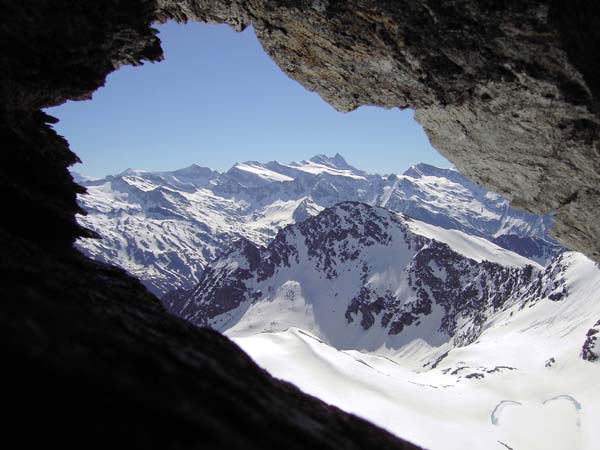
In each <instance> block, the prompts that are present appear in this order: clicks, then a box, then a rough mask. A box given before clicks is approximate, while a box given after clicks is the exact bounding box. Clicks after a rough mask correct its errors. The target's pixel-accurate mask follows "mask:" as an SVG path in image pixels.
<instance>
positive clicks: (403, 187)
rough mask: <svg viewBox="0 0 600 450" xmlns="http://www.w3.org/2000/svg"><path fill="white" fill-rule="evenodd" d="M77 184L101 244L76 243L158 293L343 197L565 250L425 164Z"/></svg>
mask: <svg viewBox="0 0 600 450" xmlns="http://www.w3.org/2000/svg"><path fill="white" fill-rule="evenodd" d="M81 183H82V184H83V185H84V186H85V187H86V188H87V191H88V194H87V195H81V196H80V197H79V202H80V205H81V206H82V208H83V209H84V210H86V211H87V213H88V214H87V216H85V217H81V218H80V223H81V224H82V225H84V226H86V227H87V228H89V229H92V230H94V231H96V232H97V233H98V234H100V235H101V236H103V238H104V239H103V240H100V241H98V240H95V241H94V240H79V241H78V243H77V245H78V247H79V248H80V249H81V250H82V251H83V252H84V253H85V254H87V255H89V256H91V257H93V258H95V259H98V260H100V261H103V262H109V263H114V264H117V265H119V266H121V267H123V268H124V269H126V270H128V271H129V272H130V273H132V274H134V275H135V276H137V277H138V278H140V279H141V280H142V282H144V284H145V285H146V286H147V287H148V288H150V290H152V291H153V292H155V293H157V294H159V295H163V294H164V293H166V292H168V291H170V290H173V289H181V288H183V289H189V288H190V287H192V286H194V285H195V284H196V283H197V282H198V281H199V277H200V275H201V273H202V270H203V268H204V267H206V265H207V264H208V263H209V262H210V261H212V260H214V259H215V258H216V257H217V256H218V255H219V254H220V253H222V252H223V251H224V250H225V249H226V248H227V246H228V245H229V244H230V243H231V242H232V241H234V240H235V239H238V238H240V237H245V238H247V239H249V240H251V241H252V242H254V243H257V244H260V245H265V244H267V243H268V242H269V241H270V240H271V239H273V237H274V236H275V234H276V232H277V230H278V229H280V228H282V227H284V226H285V225H287V224H289V223H294V222H297V221H300V220H304V219H306V218H308V217H309V216H311V215H314V214H316V213H318V212H319V211H321V210H322V209H324V208H326V207H330V206H333V205H334V204H336V203H339V202H341V201H360V202H364V203H367V204H371V205H377V206H385V207H387V208H388V209H391V210H394V211H397V212H403V213H406V214H408V215H410V216H412V217H415V218H417V219H419V220H423V221H426V222H429V223H432V224H434V225H439V226H442V227H444V228H452V229H458V230H462V231H466V232H467V233H469V234H473V235H477V236H481V237H485V238H487V239H495V238H496V237H497V236H505V235H512V234H514V235H515V236H516V237H519V238H522V239H526V240H527V241H528V242H517V244H515V242H516V241H514V240H512V241H510V242H509V241H507V242H508V244H512V247H511V250H516V251H519V248H520V247H528V252H529V253H528V254H527V256H528V257H532V258H534V259H535V258H537V259H536V260H537V261H538V262H540V263H543V264H544V263H547V262H548V261H549V259H551V257H552V256H553V255H554V254H555V253H556V252H557V251H560V247H559V246H558V245H556V244H555V243H553V241H551V240H550V239H549V238H548V237H547V233H546V231H547V229H548V227H549V225H550V217H549V216H544V217H538V216H532V215H529V214H527V213H523V212H519V211H514V210H512V209H510V208H509V207H508V202H507V201H506V200H504V199H502V197H500V196H498V195H496V194H492V193H488V192H486V191H485V190H483V189H482V188H480V187H478V186H476V185H474V184H473V183H471V182H469V181H467V180H466V179H464V178H463V177H462V176H461V175H460V174H459V173H458V172H457V171H455V170H453V169H440V168H436V167H434V166H431V165H426V164H420V165H416V166H413V167H411V168H409V169H408V170H407V171H406V172H405V174H404V175H388V176H382V175H377V174H367V173H366V172H364V171H361V170H359V169H356V168H354V167H353V166H351V165H350V164H349V163H348V162H347V161H346V160H345V159H344V158H343V157H342V156H341V155H339V154H337V155H335V156H334V157H327V156H325V155H317V156H315V157H313V158H311V159H309V160H304V161H302V162H299V163H295V162H292V163H289V164H281V163H278V162H276V161H271V162H268V163H259V162H252V161H250V162H246V163H237V164H235V165H234V166H233V167H232V168H230V169H229V170H228V171H226V172H222V173H221V172H217V171H213V170H212V169H208V168H206V167H202V166H199V165H191V166H188V167H186V168H183V169H179V170H175V171H166V172H148V171H139V170H133V169H129V170H127V171H124V172H122V173H121V174H118V175H114V176H107V177H105V178H102V179H96V180H87V181H82V182H81ZM531 240H535V244H534V243H531V242H529V241H531ZM503 242H504V241H500V243H501V244H502V243H503ZM508 244H503V245H508ZM515 245H516V246H515ZM533 253H535V254H533Z"/></svg>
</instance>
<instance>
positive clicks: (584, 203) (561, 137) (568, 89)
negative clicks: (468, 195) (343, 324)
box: [0, 0, 600, 448]
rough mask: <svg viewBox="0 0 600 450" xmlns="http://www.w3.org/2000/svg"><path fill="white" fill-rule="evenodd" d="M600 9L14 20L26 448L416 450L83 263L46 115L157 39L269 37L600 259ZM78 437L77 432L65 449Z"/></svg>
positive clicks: (6, 260) (13, 5) (290, 63)
mask: <svg viewBox="0 0 600 450" xmlns="http://www.w3.org/2000/svg"><path fill="white" fill-rule="evenodd" d="M599 9H600V6H598V5H597V2H589V1H585V0H575V1H573V0H571V1H567V0H551V1H550V0H546V1H543V0H533V1H528V2H523V1H517V0H503V1H497V0H479V1H475V0H450V1H443V2H442V1H438V0H413V1H409V0H344V1H341V0H310V1H309V0H297V1H292V0H108V1H104V2H98V1H96V0H21V1H18V2H14V1H4V2H2V16H1V18H0V50H1V51H0V138H1V139H0V142H2V150H1V151H0V173H1V176H0V192H1V193H2V194H1V195H2V201H3V206H4V210H5V212H7V214H4V215H3V216H4V217H3V220H2V222H0V242H1V245H2V252H0V268H1V273H3V274H4V275H5V282H3V283H2V284H0V296H1V297H2V302H3V306H4V308H3V310H2V312H1V313H0V329H2V330H3V333H4V334H3V339H2V341H1V342H2V347H1V348H2V350H3V356H4V358H5V360H6V361H8V364H7V365H6V369H5V370H4V375H5V376H6V377H8V382H7V383H5V384H4V385H3V388H4V392H3V399H4V403H5V407H6V408H9V409H11V411H12V412H13V417H14V418H15V427H11V426H9V427H8V428H10V431H11V432H16V431H17V430H18V429H19V428H18V426H17V425H19V424H32V423H33V424H36V425H38V427H37V429H36V432H37V433H40V434H39V438H46V439H52V438H56V439H61V440H62V442H63V443H64V444H69V443H70V444H76V443H78V442H79V441H77V440H76V439H75V438H76V437H78V432H79V433H84V432H87V433H88V434H87V442H88V443H89V442H91V445H92V446H100V445H101V444H103V443H104V444H106V443H107V442H109V441H110V440H111V438H119V439H121V440H122V442H128V443H135V442H136V441H135V439H136V437H143V436H146V437H148V436H150V439H153V442H154V443H156V444H157V445H159V444H164V445H167V446H168V445H174V444H178V445H180V446H181V447H182V448H184V447H189V446H194V445H196V446H197V445H199V444H200V443H202V444H204V445H205V446H208V447H213V448H218V447H219V446H223V445H225V444H226V445H228V446H229V447H228V448H236V447H241V446H246V447H248V446H249V447H256V448H265V447H274V446H275V445H279V446H281V443H282V442H285V443H287V444H289V443H290V442H294V443H295V445H296V446H297V447H298V448H301V447H302V445H304V446H307V445H308V446H314V447H320V448H339V447H344V448H355V447H356V448H360V447H361V446H363V447H364V446H366V445H369V444H371V445H373V446H374V447H375V446H376V447H377V448H412V447H411V446H410V444H407V443H402V442H400V441H397V440H394V439H393V438H392V437H391V436H389V435H387V434H386V433H385V432H383V431H381V430H376V429H375V428H373V427H371V426H369V425H368V424H366V423H365V422H363V421H360V420H358V419H356V418H352V417H349V416H348V415H345V414H343V413H341V412H339V411H338V410H336V409H334V408H330V407H327V406H326V405H324V404H322V403H320V402H318V401H316V400H314V399H310V398H307V397H305V396H303V395H301V394H299V393H298V392H297V391H295V390H294V389H293V388H291V387H290V386H289V385H287V384H285V383H280V382H277V381H275V380H273V379H271V378H270V377H268V376H267V375H266V374H265V373H263V372H262V371H261V370H260V369H258V368H257V367H256V366H255V365H253V363H252V362H251V361H250V360H249V359H248V358H246V357H245V356H244V355H243V354H242V353H241V352H240V351H239V349H237V348H236V347H234V346H233V345H232V344H231V343H230V342H228V341H227V340H226V339H224V338H222V337H219V336H217V335H214V334H213V333H211V332H208V331H206V330H198V329H194V328H192V327H191V326H189V325H188V324H185V323H183V322H181V321H179V320H177V319H175V318H174V317H171V316H169V315H168V314H167V313H166V312H165V311H164V309H162V308H161V306H160V304H159V303H158V301H157V300H156V299H155V298H154V297H152V296H151V295H150V294H148V293H147V292H146V291H145V290H144V288H143V287H142V286H141V285H140V284H139V283H137V282H136V281H135V280H133V279H131V278H130V277H128V276H127V275H126V274H124V273H123V272H121V271H119V270H117V269H114V268H108V267H105V266H102V265H100V264H97V263H94V262H91V261H89V260H86V259H85V258H83V257H82V256H81V255H79V254H77V252H75V251H74V250H73V249H72V243H73V241H74V240H75V239H76V238H77V237H78V236H86V235H89V232H87V231H86V230H84V229H82V228H81V227H79V226H78V225H77V223H76V221H75V214H76V213H78V212H80V211H79V208H78V207H77V203H76V194H77V192H80V188H78V187H77V186H76V185H75V183H74V182H73V180H72V178H71V177H70V175H69V173H68V171H67V167H68V166H69V165H70V164H72V163H73V162H75V161H76V160H77V157H76V155H75V154H74V153H73V152H72V151H71V150H70V149H69V147H68V144H67V142H66V141H65V140H64V139H63V138H61V137H60V136H58V135H57V134H56V133H54V132H53V130H52V129H51V127H50V126H49V124H51V123H52V121H53V119H52V118H51V117H49V116H47V115H45V114H44V113H43V112H41V109H42V108H45V107H48V106H52V105H57V104H60V103H62V102H64V101H66V100H67V99H82V98H87V97H89V96H90V95H91V94H92V93H93V91H94V90H95V89H97V88H98V87H99V86H101V85H102V84H103V82H104V79H105V77H106V75H107V74H108V73H109V72H111V71H113V70H116V69H117V68H118V67H120V66H121V65H124V64H139V63H141V62H142V61H144V60H149V61H158V60H160V59H161V57H162V51H161V49H160V43H159V40H158V39H157V37H156V34H155V32H154V31H153V29H152V24H153V23H154V22H156V21H164V20H168V19H174V20H178V21H186V20H197V21H204V22H213V23H217V22H218V23H228V24H230V25H231V26H233V27H234V28H236V29H243V28H244V27H246V26H248V25H249V24H252V25H253V26H254V28H255V30H256V33H257V36H258V37H259V39H260V41H261V43H262V45H263V46H264V48H265V50H266V51H267V53H268V54H269V55H271V57H272V58H273V59H274V60H275V61H276V62H277V64H278V65H279V66H280V67H281V68H282V70H284V71H285V72H286V73H287V74H288V75H289V76H291V77H293V78H294V79H296V80H297V81H299V82H300V83H302V84H303V85H304V86H305V87H306V88H308V89H310V90H313V91H316V92H318V93H319V94H320V95H321V97H322V98H323V99H324V100H325V101H327V102H329V103H330V104H331V105H333V106H334V107H336V108H337V109H339V110H341V111H347V110H351V109H353V108H356V107H357V106H359V105H363V104H370V105H377V106H381V107H401V108H404V107H412V108H415V109H416V110H417V115H416V117H417V120H418V121H419V122H420V123H421V124H422V125H423V126H424V128H425V130H426V132H427V133H428V135H429V137H430V139H431V141H432V143H433V145H434V146H435V147H436V148H438V149H439V150H440V151H441V152H442V153H443V154H444V155H445V156H446V157H447V158H448V159H450V160H451V161H452V162H454V163H455V164H456V166H457V167H458V168H459V169H460V170H461V171H462V172H463V173H464V174H466V175H467V176H469V177H471V178H473V179H474V180H475V181H477V182H479V183H482V184H484V185H485V186H486V187H487V188H488V189H492V190H495V191H498V192H501V193H503V194H505V195H508V196H509V197H510V198H512V200H513V204H514V205H516V206H518V207H521V208H524V209H527V210H529V211H532V212H538V213H539V212H547V211H550V210H556V211H557V215H556V219H555V223H556V225H555V229H554V233H555V236H556V237H557V238H558V239H559V240H560V241H561V242H562V243H563V244H565V245H566V246H568V247H570V248H572V249H575V250H579V251H582V252H584V253H586V254H587V255H588V256H590V257H592V258H594V259H595V260H596V261H598V260H600V253H599V247H600V245H599V241H600V239H599V238H600V222H599V221H598V220H596V217H595V215H596V211H598V206H600V192H599V190H600V188H599V186H600V183H599V182H600V143H599V135H600V118H599V115H598V111H599V110H598V96H599V88H600V81H599V78H598V75H597V74H598V73H599V70H598V69H599V68H600V67H599V66H600V64H599V55H600V51H599V46H600V39H599V36H598V34H599V33H600V32H599V30H600V27H599V26H598V25H600V19H599V18H600V13H599ZM250 388H255V389H256V390H255V391H253V392H255V394H244V392H246V393H247V392H248V389H250ZM231 392H236V393H237V394H239V395H238V396H236V397H235V398H233V400H232V397H231ZM224 401H225V403H223V402H224ZM215 408H216V409H215ZM282 411H285V412H289V411H293V413H292V414H285V413H282ZM272 420H275V421H276V422H275V423H277V425H278V427H279V428H277V430H279V431H277V432H275V433H273V432H272V429H271V431H270V432H269V431H267V430H269V429H270V428H269V425H270V423H271V422H270V421H272ZM61 421H62V422H65V421H69V423H70V424H71V426H72V428H75V429H76V430H70V431H71V433H72V434H71V435H69V436H65V435H64V434H61V433H60V429H57V428H56V427H55V425H56V424H57V423H60V422H61ZM92 421H93V426H91V425H90V423H91V422H92ZM123 421H127V422H126V423H128V427H129V428H128V429H125V428H124V427H123V426H122V423H124V422H123ZM40 424H41V425H42V426H41V427H40ZM207 424H210V426H208V425H207ZM198 430H201V433H199V432H198ZM28 431H30V430H28ZM103 431H104V432H107V433H108V434H106V433H105V434H103ZM42 432H44V433H47V434H46V435H42ZM203 433H204V434H203ZM35 434H36V433H33V434H32V433H29V434H27V433H26V434H21V435H19V438H20V439H21V442H22V441H23V439H24V438H26V439H35V438H36V435H35ZM94 439H97V440H94ZM113 443H114V441H113ZM224 443H225V444H224ZM287 446H288V447H289V445H287ZM353 446H354V447H353Z"/></svg>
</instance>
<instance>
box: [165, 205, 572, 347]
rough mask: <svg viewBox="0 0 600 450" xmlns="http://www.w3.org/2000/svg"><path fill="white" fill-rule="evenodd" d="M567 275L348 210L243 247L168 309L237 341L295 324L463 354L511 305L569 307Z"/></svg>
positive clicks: (458, 237) (446, 234)
mask: <svg viewBox="0 0 600 450" xmlns="http://www.w3.org/2000/svg"><path fill="white" fill-rule="evenodd" d="M449 243H450V244H449ZM486 258H489V260H486ZM562 270H564V269H563V264H562V263H561V259H560V257H557V259H555V260H554V261H553V262H552V264H550V265H549V266H548V267H547V268H545V269H544V268H542V267H541V266H539V265H538V264H536V263H535V262H533V261H531V260H528V259H526V258H523V257H520V256H519V255H517V254H515V253H512V252H510V251H507V250H505V249H502V248H500V247H497V246H495V245H494V244H492V243H490V242H488V241H485V240H484V239H481V238H475V237H471V236H469V235H467V234H464V233H462V232H459V231H453V230H444V229H442V228H439V227H434V226H431V225H428V224H425V223H423V222H419V221H416V220H413V219H410V218H408V217H406V216H402V215H400V214H396V213H393V212H391V211H388V210H386V209H383V208H377V207H370V206H368V205H365V204H361V203H353V202H345V203H340V204H337V205H336V206H334V207H332V208H329V209H326V210H324V211H323V212H321V213H319V214H318V215H317V216H316V217H313V218H310V219H308V220H306V221H304V222H301V223H298V224H295V225H289V226H287V227H286V228H284V229H283V230H281V231H280V232H279V233H278V234H277V236H276V237H275V238H274V239H273V241H272V242H271V243H270V244H269V245H268V246H266V247H257V246H255V245H254V244H252V243H251V242H249V241H247V240H240V241H238V242H237V243H236V244H235V245H234V246H233V247H232V248H231V249H230V250H229V251H228V252H226V253H224V254H223V255H222V256H221V257H220V258H218V259H217V260H216V261H214V262H213V263H211V264H210V265H209V266H208V267H207V268H206V269H205V271H204V273H203V276H202V278H201V280H200V282H199V283H198V285H197V286H196V287H195V288H194V289H193V290H192V291H190V292H188V293H187V294H182V295H179V296H178V297H173V298H168V299H166V303H167V306H168V307H169V309H171V310H172V311H173V312H175V313H177V314H178V315H180V316H181V317H183V318H185V319H187V320H189V321H191V322H192V323H194V324H196V325H199V326H210V327H213V328H215V329H217V330H219V331H227V333H229V334H232V335H237V334H238V333H241V335H245V334H246V333H257V332H260V331H269V332H277V331H284V330H285V329H286V328H287V327H289V326H294V327H300V328H302V329H306V330H309V331H310V332H311V333H314V334H316V335H318V336H319V337H321V338H323V339H325V340H326V341H328V342H330V343H331V344H332V345H335V346H337V347H339V348H371V349H372V348H374V346H380V345H382V344H383V343H384V342H385V343H386V345H387V346H388V347H398V346H400V345H404V344H406V343H407V342H410V340H411V339H415V338H416V337H421V338H423V339H425V340H427V341H430V342H432V343H435V344H437V345H440V344H441V343H442V342H446V341H449V340H451V339H452V341H453V343H454V345H456V346H464V345H468V344H470V343H472V342H473V341H474V340H476V339H477V337H478V336H479V334H480V333H481V331H482V326H483V324H484V323H485V322H486V320H487V319H488V318H489V317H491V316H492V315H493V314H494V313H496V312H498V311H500V310H502V309H503V308H505V307H506V306H507V305H510V306H512V305H514V304H515V303H517V304H520V305H522V307H525V306H526V305H527V304H530V303H534V302H536V301H539V300H540V299H543V298H549V299H551V300H553V301H560V300H561V299H562V298H563V297H564V296H565V295H567V292H566V290H565V288H564V285H563V283H562V282H561V278H560V274H561V273H562V272H561V271H562ZM364 336H368V342H367V341H365V339H366V338H364ZM405 336H406V337H405ZM348 337H350V338H348ZM352 339H356V341H352ZM349 340H350V341H352V343H349ZM357 346H358V347H357ZM361 346H365V347H361Z"/></svg>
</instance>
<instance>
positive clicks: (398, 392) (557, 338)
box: [228, 253, 600, 450]
mask: <svg viewBox="0 0 600 450" xmlns="http://www.w3.org/2000/svg"><path fill="white" fill-rule="evenodd" d="M566 259H567V264H568V266H567V270H566V272H565V277H566V279H567V280H568V283H567V289H568V291H569V296H568V297H567V298H566V300H564V301H561V302H552V301H550V300H548V299H546V300H542V301H540V302H538V303H536V304H535V305H534V306H532V307H527V308H524V309H522V310H519V308H518V305H516V306H515V307H513V308H510V309H508V310H506V311H503V312H501V313H499V314H498V315H497V316H495V317H494V318H492V319H491V320H489V321H488V323H487V324H486V331H485V332H484V334H483V335H482V336H481V337H480V338H479V339H478V340H477V342H475V343H473V344H471V345H469V346H466V347H462V348H452V349H450V351H449V354H448V356H447V357H446V358H445V359H443V360H442V361H441V363H440V364H439V365H438V367H436V368H435V369H432V370H425V369H423V368H422V367H421V366H422V364H421V363H420V362H421V361H422V359H423V357H427V356H428V357H429V358H434V357H435V356H436V355H437V354H439V353H441V352H442V351H447V350H448V348H447V346H442V347H440V348H439V349H435V348H432V347H430V346H427V345H423V343H422V342H411V343H410V344H407V345H406V346H405V347H404V348H403V349H401V350H398V351H396V352H395V354H392V353H390V352H387V353H385V355H384V352H383V351H382V350H380V351H378V352H364V351H363V352H361V351H356V350H350V351H348V350H343V349H336V348H335V347H333V346H331V345H328V344H327V343H326V342H324V341H323V340H322V339H321V338H320V337H318V336H316V335H314V334H313V333H310V332H307V331H305V330H302V329H300V328H297V327H290V328H288V329H287V330H285V331H280V332H263V333H258V334H254V335H247V336H235V335H234V336H233V339H234V341H235V342H236V343H237V344H238V345H240V346H241V347H242V348H243V349H244V350H245V351H246V352H248V353H249V354H250V356H252V358H254V359H255V361H257V362H258V363H259V364H260V365H261V366H262V367H264V368H265V369H267V370H268V371H269V372H270V373H271V374H273V375H274V376H276V377H278V378H282V379H285V380H288V381H291V382H292V383H294V384H296V385H297V386H298V387H300V388H301V389H302V390H304V391H305V392H307V393H309V394H312V395H315V396H317V397H319V398H321V399H323V400H324V401H326V402H328V403H331V404H334V405H336V406H338V407H340V408H342V409H344V410H346V411H349V412H352V413H355V414H357V415H359V416H362V417H364V418H366V419H368V420H371V421H372V422H374V423H375V424H377V425H379V426H382V427H384V428H386V429H388V430H389V431H391V432H393V433H396V434H398V435H399V436H401V437H403V438H405V439H408V440H410V441H413V442H415V443H416V444H419V445H421V446H423V447H425V448H429V449H432V450H436V449H440V450H441V449H444V450H445V449H457V450H458V449H464V448H477V449H499V450H501V449H504V448H506V446H508V447H510V448H513V449H527V450H538V449H539V450H574V449H595V448H597V443H598V442H600V428H599V427H597V426H596V424H597V421H598V417H599V414H600V384H599V383H598V382H597V380H598V379H599V377H600V364H595V363H589V362H586V361H583V360H581V359H580V358H579V351H580V349H581V344H582V342H583V339H584V336H585V333H586V331H587V329H588V328H589V327H591V326H592V325H593V323H594V321H595V320H597V318H599V317H600V270H599V269H598V268H597V267H596V266H595V265H594V264H593V263H592V262H591V261H589V260H587V259H586V258H585V257H583V256H582V255H580V254H576V253H570V254H568V255H567V256H566ZM228 334H229V333H228ZM436 351H437V353H436ZM552 357H553V358H555V360H556V364H555V365H553V366H551V367H546V364H545V362H546V361H547V360H548V359H549V358H552ZM501 366H505V367H504V368H503V367H501ZM471 374H481V375H483V378H476V377H474V376H471V378H467V376H469V375H471Z"/></svg>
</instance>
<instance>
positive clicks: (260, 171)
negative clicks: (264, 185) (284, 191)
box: [235, 163, 294, 182]
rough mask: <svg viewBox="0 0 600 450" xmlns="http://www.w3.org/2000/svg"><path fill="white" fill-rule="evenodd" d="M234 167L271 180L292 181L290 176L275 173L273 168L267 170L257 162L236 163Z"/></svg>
mask: <svg viewBox="0 0 600 450" xmlns="http://www.w3.org/2000/svg"><path fill="white" fill-rule="evenodd" d="M235 168H237V169H239V170H243V171H244V172H248V173H251V174H253V175H256V176H257V177H259V178H261V179H263V180H266V181H272V182H283V181H294V179H293V178H292V177H288V176H287V175H283V174H280V173H277V172H275V171H273V170H269V169H267V168H266V167H264V166H262V165H259V164H252V163H238V164H236V165H235Z"/></svg>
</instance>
